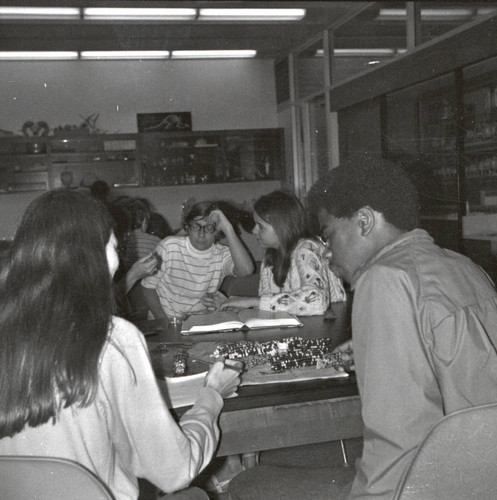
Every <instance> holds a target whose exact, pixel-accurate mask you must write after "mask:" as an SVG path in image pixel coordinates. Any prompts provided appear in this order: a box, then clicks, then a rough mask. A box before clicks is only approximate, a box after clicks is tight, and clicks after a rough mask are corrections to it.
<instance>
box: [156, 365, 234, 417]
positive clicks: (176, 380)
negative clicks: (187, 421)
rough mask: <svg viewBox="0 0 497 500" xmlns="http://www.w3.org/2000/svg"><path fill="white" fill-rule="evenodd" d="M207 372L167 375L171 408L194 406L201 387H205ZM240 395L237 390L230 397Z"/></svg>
mask: <svg viewBox="0 0 497 500" xmlns="http://www.w3.org/2000/svg"><path fill="white" fill-rule="evenodd" d="M206 373H207V372H203V373H196V374H195V375H187V376H186V377H166V378H165V382H163V381H161V382H162V383H165V384H166V387H167V396H166V399H167V403H168V406H169V408H181V407H182V406H192V405H193V404H194V403H195V401H196V400H197V398H198V393H199V392H200V389H202V387H204V378H205V375H206ZM236 396H238V394H237V393H236V392H235V393H233V394H232V395H231V396H228V397H230V398H234V397H236Z"/></svg>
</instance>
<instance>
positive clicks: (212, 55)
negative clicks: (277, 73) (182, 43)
mask: <svg viewBox="0 0 497 500" xmlns="http://www.w3.org/2000/svg"><path fill="white" fill-rule="evenodd" d="M256 54H257V52H256V51H255V50H173V51H172V52H171V58H172V59H224V58H246V57H255V56H256Z"/></svg>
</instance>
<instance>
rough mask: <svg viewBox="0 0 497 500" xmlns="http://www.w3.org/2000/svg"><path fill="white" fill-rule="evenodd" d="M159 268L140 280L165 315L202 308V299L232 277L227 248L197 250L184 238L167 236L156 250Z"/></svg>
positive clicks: (220, 246) (231, 266)
mask: <svg viewBox="0 0 497 500" xmlns="http://www.w3.org/2000/svg"><path fill="white" fill-rule="evenodd" d="M155 251H156V253H157V254H158V255H159V256H160V257H161V259H162V263H161V265H160V269H159V270H158V271H157V273H156V274H154V275H153V276H149V277H147V278H145V279H143V280H142V285H143V286H144V287H145V288H154V289H155V290H156V292H157V295H158V296H159V300H160V303H161V306H162V309H163V310H164V312H165V313H166V314H167V315H174V314H178V313H188V312H193V311H200V310H202V309H204V306H203V305H202V302H201V299H202V297H203V296H204V295H205V294H206V293H208V292H209V293H214V292H216V291H217V290H218V289H219V287H220V285H221V283H222V281H223V279H224V278H225V277H226V276H228V275H231V274H233V270H234V263H233V259H232V257H231V252H230V249H229V247H227V246H226V245H221V244H219V243H214V245H212V246H211V247H210V248H209V249H208V250H197V249H196V248H194V247H193V245H192V244H191V242H190V239H189V238H188V237H187V236H168V237H167V238H164V239H163V240H162V241H161V242H160V243H159V244H158V245H157V247H156V249H155Z"/></svg>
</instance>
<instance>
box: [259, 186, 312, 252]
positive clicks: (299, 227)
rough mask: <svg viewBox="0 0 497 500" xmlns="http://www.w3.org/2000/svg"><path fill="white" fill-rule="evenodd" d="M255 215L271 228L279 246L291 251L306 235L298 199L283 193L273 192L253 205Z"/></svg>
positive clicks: (301, 208)
mask: <svg viewBox="0 0 497 500" xmlns="http://www.w3.org/2000/svg"><path fill="white" fill-rule="evenodd" d="M254 211H255V213H256V214H257V215H258V216H259V217H260V218H261V219H263V220H264V221H265V222H267V223H268V224H271V225H272V226H273V229H274V231H275V232H276V235H277V236H278V239H279V240H280V245H281V246H282V247H283V248H285V249H287V250H288V249H290V251H291V250H293V248H294V247H295V245H296V244H297V242H298V240H299V239H300V238H302V237H304V236H306V235H307V225H306V214H305V210H304V207H303V206H302V203H300V201H299V200H298V198H297V197H296V196H295V195H293V194H290V193H286V192H284V191H273V192H272V193H269V194H266V195H264V196H261V197H260V198H259V199H258V200H257V201H256V202H255V203H254Z"/></svg>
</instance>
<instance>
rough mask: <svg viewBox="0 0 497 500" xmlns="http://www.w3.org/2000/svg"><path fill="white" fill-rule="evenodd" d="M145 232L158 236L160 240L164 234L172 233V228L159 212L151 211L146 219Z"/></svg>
mask: <svg viewBox="0 0 497 500" xmlns="http://www.w3.org/2000/svg"><path fill="white" fill-rule="evenodd" d="M147 233H148V234H153V235H154V236H158V237H159V238H160V239H161V240H163V239H164V238H165V237H166V236H170V235H171V234H173V230H172V229H171V226H170V225H169V223H168V222H167V220H166V219H165V218H164V217H162V215H161V214H159V213H157V212H152V213H151V214H150V220H149V221H148V226H147Z"/></svg>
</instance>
